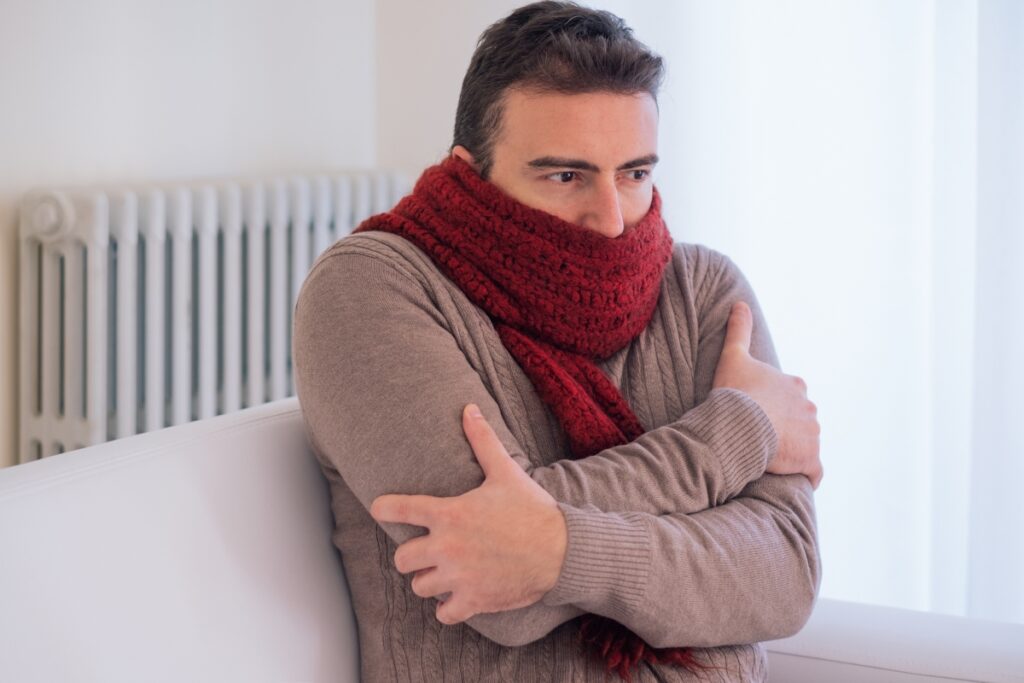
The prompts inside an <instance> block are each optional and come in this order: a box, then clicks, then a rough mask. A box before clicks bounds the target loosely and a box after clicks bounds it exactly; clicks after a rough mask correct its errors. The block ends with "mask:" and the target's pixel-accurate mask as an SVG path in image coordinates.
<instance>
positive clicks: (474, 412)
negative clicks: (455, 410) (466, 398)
mask: <svg viewBox="0 0 1024 683" xmlns="http://www.w3.org/2000/svg"><path fill="white" fill-rule="evenodd" d="M469 416H470V417H483V413H481V412H480V408H479V407H477V405H476V404H475V403H470V404H469Z"/></svg>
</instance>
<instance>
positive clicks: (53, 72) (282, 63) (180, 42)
mask: <svg viewBox="0 0 1024 683" xmlns="http://www.w3.org/2000/svg"><path fill="white" fill-rule="evenodd" d="M374 26H375V22H374V2H373V0H345V1H344V2H336V1H333V0H295V1H291V2H284V1H283V0H277V1H275V0H178V1H177V2H156V1H152V0H149V1H132V0H82V1H81V2H60V1H59V0H31V1H28V0H0V102H2V104H0V466H4V465H8V464H11V463H13V462H15V461H16V454H15V444H16V440H15V439H16V420H17V393H16V392H17V387H16V383H17V374H18V373H17V371H16V370H17V365H16V362H17V360H16V353H17V351H16V347H17V324H16V322H17V318H16V306H17V304H16V301H17V299H16V292H17V277H18V275H17V272H18V263H17V257H16V254H17V250H16V244H17V243H16V235H17V224H16V206H17V202H18V200H19V198H20V197H21V196H22V195H23V194H24V193H25V192H26V191H27V190H29V189H30V188H33V187H36V186H43V185H72V184H94V183H108V182H110V183H114V182H120V181H140V180H171V179H178V178H180V179H186V178H187V179H193V178H201V177H209V176H220V175H236V174H237V175H255V174H260V173H269V172H277V171H292V170H294V171H300V170H301V171H310V170H320V169H328V168H346V167H355V166H367V165H372V164H374V163H375V162H376V159H375V151H374V140H375V135H376V131H375V119H374V116H373V114H374V101H375V92H374V91H375V75H374Z"/></svg>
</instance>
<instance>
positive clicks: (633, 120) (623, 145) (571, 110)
mask: <svg viewBox="0 0 1024 683" xmlns="http://www.w3.org/2000/svg"><path fill="white" fill-rule="evenodd" d="M502 104H503V111H502V117H501V127H500V130H499V134H498V136H497V138H496V139H495V148H494V152H495V157H496V159H497V157H498V156H513V157H516V158H523V159H525V158H527V157H529V158H533V157H536V156H562V157H576V158H584V159H587V160H590V161H594V162H595V163H598V164H599V165H600V163H601V162H605V163H610V164H616V163H621V162H622V161H625V160H628V159H633V158H637V157H640V156H644V155H647V154H655V153H656V152H657V144H658V107H657V104H656V103H655V101H654V98H653V97H651V96H650V94H648V93H638V94H628V95H627V94H620V93H612V92H593V93H576V94H571V95H567V94H564V93H549V92H536V91H530V90H522V89H512V90H509V91H508V92H507V93H506V94H505V96H504V98H503V102H502Z"/></svg>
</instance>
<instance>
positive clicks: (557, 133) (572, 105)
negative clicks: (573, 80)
mask: <svg viewBox="0 0 1024 683" xmlns="http://www.w3.org/2000/svg"><path fill="white" fill-rule="evenodd" d="M657 148H658V108H657V105H656V104H655V102H654V98H652V97H651V96H650V95H648V94H647V93H643V94H637V95H621V94H616V93H611V92H595V93H585V94H578V95H564V94H559V93H538V92H531V91H528V90H517V89H512V90H509V91H508V92H507V93H506V95H505V99H504V111H503V114H502V119H501V127H500V131H499V133H498V136H497V138H496V139H495V141H494V147H493V155H492V159H493V163H492V166H491V173H490V177H489V178H488V180H489V181H490V182H492V183H494V184H495V185H497V186H498V187H499V188H501V190H503V191H504V192H505V193H506V194H508V195H509V196H511V197H512V198H514V199H517V200H518V201H520V202H522V203H523V204H526V205H527V206H531V207H533V208H536V209H541V210H542V211H546V212H548V213H551V214H554V215H555V216H558V217H559V218H561V219H562V220H565V221H568V222H570V223H575V224H577V225H581V226H583V227H585V228H589V229H590V230H593V231H595V232H598V233H600V234H602V235H604V236H605V237H609V238H615V237H618V236H619V235H621V234H622V233H623V232H624V231H625V230H628V229H629V228H631V227H633V226H634V225H636V224H637V223H638V222H639V221H640V219H641V218H643V217H644V215H645V214H646V213H647V210H648V209H649V208H650V206H651V193H652V189H653V182H652V179H651V171H652V170H653V168H654V165H655V163H657V161H658V157H657ZM452 154H453V155H456V156H459V157H461V158H462V159H464V160H466V161H468V162H470V163H471V164H472V163H473V158H472V155H470V153H469V152H468V150H466V148H465V147H462V146H456V147H455V148H454V149H453V150H452Z"/></svg>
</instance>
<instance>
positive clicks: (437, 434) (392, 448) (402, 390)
mask: <svg viewBox="0 0 1024 683" xmlns="http://www.w3.org/2000/svg"><path fill="white" fill-rule="evenodd" d="M293 333H294V337H293V362H294V367H295V381H296V389H297V393H298V395H299V400H300V403H301V405H302V411H303V417H304V419H305V421H306V426H307V431H308V433H309V436H310V441H311V443H312V445H313V447H314V448H315V449H316V450H317V451H318V453H320V455H321V457H323V458H324V459H326V460H327V461H329V462H330V463H331V464H332V465H333V466H334V467H335V468H336V469H337V470H338V472H339V473H340V475H341V476H342V477H343V479H344V480H345V483H346V485H347V486H348V487H349V488H350V489H351V491H352V493H353V494H354V495H355V496H356V497H357V498H358V499H359V501H360V502H361V503H362V505H363V507H364V508H366V509H367V510H368V509H369V507H370V504H371V503H372V502H373V500H374V499H375V498H376V497H377V496H380V495H383V494H385V493H418V494H426V495H433V496H456V495H460V494H462V493H464V492H466V491H468V490H470V489H472V488H475V487H477V486H479V485H480V484H481V483H482V481H483V472H482V470H481V469H480V466H479V464H478V463H477V461H476V458H475V456H474V455H473V453H472V450H471V448H470V446H469V443H468V441H467V440H466V438H465V435H464V434H463V432H462V423H461V414H462V408H463V406H464V405H465V404H466V403H471V402H472V403H476V404H478V405H479V406H480V407H481V409H482V410H483V413H484V415H485V417H486V418H487V420H488V422H489V423H490V424H491V426H492V427H494V429H495V431H496V432H497V434H498V436H499V438H500V439H501V441H502V442H503V443H504V444H505V447H506V448H507V449H508V451H509V453H510V454H512V455H513V456H514V457H516V459H517V460H518V461H519V462H520V464H524V465H525V464H527V463H529V459H528V458H526V457H525V455H523V452H522V450H521V448H520V447H519V444H518V443H517V441H516V439H515V438H514V437H513V436H512V434H511V433H510V432H509V430H508V428H507V426H506V424H505V422H504V421H503V419H502V416H501V414H500V411H499V409H498V406H497V404H496V402H495V400H494V398H493V397H492V396H491V395H490V394H489V392H488V390H487V389H486V387H485V385H484V383H483V381H482V379H481V377H480V376H479V375H478V374H477V372H476V371H475V370H474V369H473V367H472V365H471V364H470V362H469V358H468V355H467V354H471V353H480V352H481V350H480V349H467V348H463V347H461V346H460V344H459V342H458V341H457V340H456V338H455V336H454V335H453V333H452V330H451V329H450V322H449V321H448V320H447V319H446V317H445V315H443V314H442V312H441V310H440V309H439V308H438V306H437V305H436V304H435V302H434V301H433V300H432V299H431V296H430V294H429V293H428V292H427V290H426V288H425V286H424V284H423V283H421V282H420V281H419V280H418V279H417V276H416V275H415V274H414V273H411V272H407V271H405V270H404V269H403V268H402V266H401V265H399V264H396V263H394V262H392V261H390V260H388V261H385V260H383V259H382V258H381V257H380V256H379V255H378V254H375V253H374V252H373V251H372V250H361V249H359V248H357V247H355V246H350V247H346V248H345V249H343V250H336V251H334V252H333V253H331V254H329V255H327V256H326V257H324V258H322V259H320V260H319V261H318V263H317V264H316V266H315V267H314V269H313V270H312V271H311V273H310V274H309V276H308V277H307V280H306V282H305V284H304V286H303V288H302V291H301V293H300V296H299V300H298V302H297V304H296V308H295V316H294V330H293ZM707 403H708V405H707V406H706V407H703V406H702V409H701V410H700V411H699V412H698V410H696V409H695V410H694V411H690V413H687V415H684V416H683V418H682V419H680V420H679V421H677V422H675V423H672V424H669V425H665V426H664V427H661V428H659V429H656V430H652V432H650V433H648V435H645V436H644V437H643V438H641V439H638V440H637V441H635V442H633V443H632V444H627V445H625V446H621V447H617V448H613V449H608V450H606V451H602V452H601V453H598V454H596V455H594V456H591V457H590V458H586V459H584V460H583V461H577V462H579V463H581V464H580V465H577V466H575V467H572V468H568V467H566V466H565V465H564V464H560V463H555V465H552V466H549V467H546V468H545V467H533V468H532V469H531V476H533V477H534V479H535V480H536V481H538V482H539V483H540V484H541V485H542V486H544V487H545V488H546V489H547V490H549V492H551V494H552V496H553V497H554V498H555V499H556V500H559V501H562V502H563V503H566V504H569V505H572V506H582V505H593V506H597V507H600V508H601V509H604V508H608V509H610V510H641V511H644V512H648V513H651V514H660V513H662V512H665V511H666V510H667V509H672V510H687V511H696V510H700V509H704V508H707V507H708V506H709V505H710V504H712V501H714V502H719V501H721V500H725V499H727V498H730V497H732V496H733V495H735V494H736V493H738V492H739V491H740V490H741V489H742V488H743V487H744V486H745V485H746V484H747V483H749V481H750V480H752V479H753V478H755V477H757V476H758V475H759V474H760V473H761V472H763V470H764V468H765V466H766V463H767V460H768V457H769V452H770V450H771V449H773V448H774V443H773V441H772V439H773V438H774V432H772V431H771V427H770V424H767V418H766V416H765V415H764V413H763V412H762V411H761V410H760V408H759V407H757V404H756V403H755V402H753V401H752V400H750V399H749V398H747V397H746V396H745V395H743V394H742V393H740V392H735V391H732V390H729V391H722V392H720V393H719V394H718V395H716V396H715V397H713V400H711V401H708V402H707ZM691 413H696V415H693V414H691ZM688 416H689V417H688ZM723 422H730V423H733V422H735V423H736V424H739V425H740V426H739V427H737V428H736V429H734V430H733V432H731V433H729V434H727V435H725V436H721V435H719V434H718V432H717V431H716V430H715V429H714V428H713V426H714V425H715V424H716V423H718V424H721V423H723ZM719 450H720V451H721V452H722V453H724V455H723V459H722V461H721V462H720V461H718V460H717V459H716V457H715V456H716V453H717V452H718V451H719ZM747 451H749V452H747ZM689 456H692V458H691V457H689ZM584 461H586V462H584ZM695 462H696V463H698V465H694V463H695ZM700 463H702V464H700ZM626 468H628V470H629V472H628V475H626V476H624V475H623V472H624V471H625V469H626ZM620 479H627V480H630V482H627V483H623V484H622V485H618V486H614V485H611V484H607V485H604V486H602V485H600V483H601V482H602V481H603V482H614V481H617V480H620ZM652 486H653V487H656V488H657V490H658V491H659V494H658V495H654V496H652V495H651V487H652ZM382 528H383V529H384V530H385V531H386V532H387V533H388V534H389V536H391V538H392V539H394V541H395V542H396V543H402V542H404V541H406V540H408V539H410V538H412V537H413V536H418V535H420V534H421V533H422V531H423V530H422V529H421V528H420V527H413V526H409V525H403V524H383V525H382ZM410 578H411V577H410ZM581 613H582V610H581V609H580V608H578V607H576V606H574V605H571V604H570V603H565V604H563V605H545V604H541V603H536V604H534V605H531V606H529V607H526V608H521V609H517V610H511V611H508V612H501V613H496V614H483V615H477V617H474V618H472V619H470V620H469V621H468V622H467V624H468V625H469V626H471V627H473V628H475V629H477V630H478V631H479V632H480V633H482V634H483V635H485V636H487V637H488V638H490V639H492V640H494V641H496V642H498V643H501V644H503V645H520V644H524V643H527V642H531V641H533V640H536V639H538V638H541V637H543V636H545V635H546V634H547V633H548V632H550V630H551V629H553V628H555V627H556V626H558V625H559V624H561V623H563V622H565V621H568V620H569V619H571V618H573V617H574V616H577V615H579V614H581Z"/></svg>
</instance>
